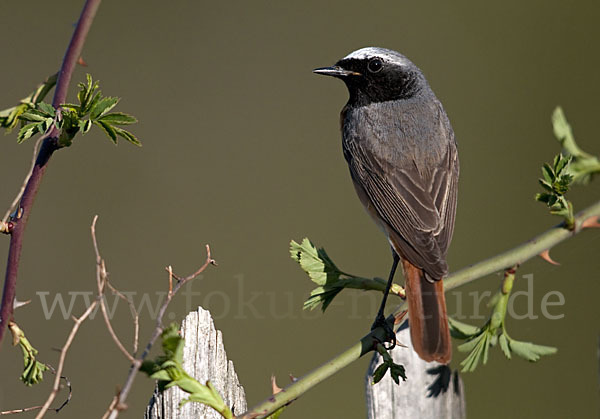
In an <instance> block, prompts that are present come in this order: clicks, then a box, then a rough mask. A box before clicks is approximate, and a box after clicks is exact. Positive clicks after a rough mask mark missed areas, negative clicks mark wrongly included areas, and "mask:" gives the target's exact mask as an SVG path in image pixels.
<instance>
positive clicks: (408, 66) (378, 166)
mask: <svg viewBox="0 0 600 419" xmlns="http://www.w3.org/2000/svg"><path fill="white" fill-rule="evenodd" d="M314 72H315V73H317V74H322V75H326V76H333V77H336V78H339V79H341V80H343V81H344V83H345V84H346V86H347V87H348V91H349V93H350V98H349V100H348V103H347V104H346V106H344V108H343V109H342V113H341V125H342V147H343V151H344V157H345V158H346V161H347V162H348V167H349V168H350V175H351V177H352V181H353V183H354V187H355V189H356V193H357V194H358V197H359V198H360V201H361V202H362V204H363V205H364V207H365V209H366V210H367V212H368V213H369V215H370V216H371V217H372V218H373V220H374V221H375V223H377V225H378V226H379V227H380V228H381V229H382V230H383V231H384V233H385V234H386V236H387V238H388V241H389V243H390V245H391V247H392V253H393V264H392V269H391V271H390V275H389V279H388V284H387V289H386V292H385V294H384V296H383V301H382V302H381V307H380V309H379V313H378V315H377V318H376V320H375V323H374V324H373V328H375V327H377V326H384V327H387V329H386V330H388V332H391V333H392V334H391V336H390V339H391V340H392V342H394V344H395V335H394V334H393V331H391V330H389V329H390V327H389V326H386V325H387V324H386V322H385V317H384V308H385V302H386V299H387V295H388V293H389V289H390V286H391V284H392V282H393V279H394V273H395V271H396V268H397V265H398V263H399V261H402V267H403V269H404V277H405V290H406V298H407V300H408V315H409V325H410V335H411V340H412V344H413V347H414V348H415V351H416V352H417V353H418V354H419V356H420V357H421V358H422V359H424V360H425V361H438V362H441V363H443V364H446V363H448V362H449V361H450V359H451V357H452V345H451V342H450V333H449V329H448V317H447V314H446V300H445V298H444V288H443V284H442V278H444V276H446V275H447V274H448V265H447V263H446V253H447V250H448V245H449V244H450V240H451V238H452V232H453V230H454V217H455V213H456V195H457V184H458V172H459V164H458V153H457V147H456V141H455V139H454V132H453V131H452V127H451V126H450V122H449V121H448V117H447V115H446V112H445V111H444V108H443V107H442V104H441V103H440V101H439V100H438V99H437V97H436V96H435V94H434V93H433V91H432V90H431V88H430V87H429V84H428V83H427V80H425V76H423V73H422V72H421V70H419V68H418V67H417V66H416V65H415V64H413V63H412V62H411V61H410V60H409V59H408V58H406V57H405V56H403V55H402V54H400V53H398V52H396V51H392V50H389V49H384V48H372V47H371V48H362V49H359V50H357V51H354V52H352V53H350V54H349V55H347V56H346V57H344V58H342V59H341V60H339V61H338V62H337V63H336V64H335V65H334V66H332V67H323V68H317V69H315V70H314ZM392 346H393V345H392Z"/></svg>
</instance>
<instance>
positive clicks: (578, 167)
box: [552, 106, 600, 184]
mask: <svg viewBox="0 0 600 419" xmlns="http://www.w3.org/2000/svg"><path fill="white" fill-rule="evenodd" d="M552 128H553V130H554V136H555V137H556V139H557V140H558V142H559V143H560V144H561V146H562V148H563V153H564V154H566V155H567V156H570V157H571V158H572V160H571V163H570V164H569V167H568V173H569V174H570V175H572V176H573V181H574V182H575V183H582V184H587V183H589V182H590V180H592V178H593V177H594V175H596V174H598V173H600V160H598V157H596V156H593V155H591V154H589V153H586V152H585V151H583V150H582V149H581V148H579V146H578V145H577V143H576V142H575V136H574V135H573V130H572V128H571V125H570V124H569V122H568V121H567V118H566V117H565V113H564V112H563V110H562V108H561V107H560V106H557V107H556V109H554V112H552Z"/></svg>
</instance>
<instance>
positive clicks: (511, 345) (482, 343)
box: [449, 269, 557, 372]
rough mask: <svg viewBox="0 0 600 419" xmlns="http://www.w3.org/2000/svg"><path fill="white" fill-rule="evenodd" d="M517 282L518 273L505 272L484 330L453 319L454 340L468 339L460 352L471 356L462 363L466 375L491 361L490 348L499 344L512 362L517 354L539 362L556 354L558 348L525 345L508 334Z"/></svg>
mask: <svg viewBox="0 0 600 419" xmlns="http://www.w3.org/2000/svg"><path fill="white" fill-rule="evenodd" d="M514 280H515V270H514V269H509V270H507V271H505V273H504V280H503V281H502V286H501V288H500V290H499V291H498V292H497V293H496V294H495V295H494V296H493V297H492V298H491V299H490V301H489V303H488V307H491V308H492V312H491V315H490V318H489V319H488V321H487V322H486V323H485V324H484V325H483V326H482V327H476V326H472V325H469V324H465V323H461V322H459V321H457V320H454V319H452V318H450V319H449V323H450V333H451V335H452V337H454V338H456V339H465V340H466V342H465V343H463V344H462V345H459V346H458V350H459V351H461V352H468V353H469V354H468V355H467V357H466V358H465V359H464V360H463V361H462V362H461V363H460V365H461V367H462V371H463V372H471V371H474V370H475V369H476V368H477V365H479V363H480V362H481V363H483V364H484V365H485V364H486V363H487V361H488V353H489V349H490V347H494V346H496V345H497V344H499V346H500V349H502V352H503V353H504V355H505V356H506V357H507V358H508V359H511V358H512V354H513V353H514V354H515V355H517V356H519V357H521V358H524V359H526V360H528V361H531V362H535V361H537V360H538V359H539V358H540V356H542V355H550V354H554V353H556V351H557V349H556V348H553V347H550V346H544V345H536V344H533V343H530V342H521V341H518V340H515V339H513V338H511V337H510V336H509V335H508V333H507V330H506V321H505V320H506V308H507V306H508V299H509V297H510V293H511V291H512V287H513V283H514Z"/></svg>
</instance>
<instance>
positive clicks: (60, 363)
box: [35, 295, 102, 419]
mask: <svg viewBox="0 0 600 419" xmlns="http://www.w3.org/2000/svg"><path fill="white" fill-rule="evenodd" d="M101 298H102V295H98V296H97V297H96V299H95V300H94V301H93V302H92V304H90V306H89V307H88V308H87V310H85V311H84V312H83V314H82V315H81V317H79V318H73V321H74V322H75V324H74V325H73V328H72V329H71V333H69V336H68V337H67V341H66V342H65V345H64V346H63V347H62V349H61V350H60V358H59V361H58V367H57V368H56V376H55V377H54V385H53V386H52V391H51V392H50V395H49V396H48V399H47V400H46V403H44V405H43V406H42V409H41V410H40V412H39V413H38V414H37V415H36V417H35V418H36V419H40V418H43V417H44V415H45V414H46V412H47V411H48V409H50V405H51V404H52V402H53V401H54V399H55V398H56V395H57V394H58V392H59V391H60V380H61V378H62V377H61V375H62V370H63V368H64V365H65V359H66V358H67V352H68V351H69V348H70V347H71V344H72V343H73V339H75V335H76V334H77V332H78V331H79V327H80V326H81V324H82V323H83V322H84V321H85V319H87V318H88V316H89V315H90V314H91V313H92V311H94V309H95V308H96V305H97V304H98V301H99V300H100V299H101ZM67 401H68V400H67ZM63 405H64V404H63ZM60 408H62V406H61V407H60ZM60 408H59V409H60Z"/></svg>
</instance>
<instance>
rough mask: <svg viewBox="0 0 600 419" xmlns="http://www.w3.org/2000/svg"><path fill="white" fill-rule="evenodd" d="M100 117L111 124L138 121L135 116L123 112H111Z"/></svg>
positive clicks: (127, 123) (125, 123)
mask: <svg viewBox="0 0 600 419" xmlns="http://www.w3.org/2000/svg"><path fill="white" fill-rule="evenodd" d="M98 119H99V120H101V121H103V122H107V123H109V124H111V125H129V124H135V123H136V122H137V121H138V120H137V119H136V118H135V117H133V116H131V115H127V114H126V113H122V112H114V113H109V114H106V115H103V116H102V117H100V118H98Z"/></svg>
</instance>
